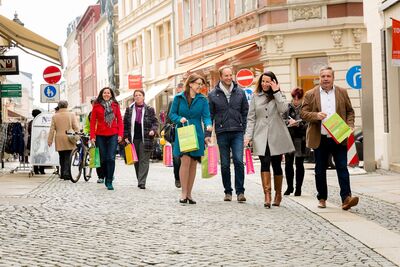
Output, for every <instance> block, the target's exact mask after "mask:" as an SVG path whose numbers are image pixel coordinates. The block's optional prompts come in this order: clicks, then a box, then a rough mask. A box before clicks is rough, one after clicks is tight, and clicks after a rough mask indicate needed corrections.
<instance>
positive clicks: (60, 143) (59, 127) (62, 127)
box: [47, 108, 79, 151]
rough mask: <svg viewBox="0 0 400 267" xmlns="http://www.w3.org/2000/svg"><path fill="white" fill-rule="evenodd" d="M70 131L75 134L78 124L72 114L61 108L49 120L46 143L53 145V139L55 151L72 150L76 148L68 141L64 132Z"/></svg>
mask: <svg viewBox="0 0 400 267" xmlns="http://www.w3.org/2000/svg"><path fill="white" fill-rule="evenodd" d="M71 126H72V129H73V130H74V131H75V132H78V131H79V127H78V123H77V121H76V117H75V115H74V113H72V112H69V111H68V110H67V109H66V108H61V109H60V110H59V111H58V112H57V113H56V114H54V116H53V118H52V119H51V126H50V131H49V137H48V139H47V142H48V143H49V144H52V143H53V140H54V137H55V143H56V151H63V150H72V149H74V148H75V147H76V146H75V145H74V144H72V143H71V142H70V141H69V140H68V137H67V135H66V134H65V131H68V130H69V129H71Z"/></svg>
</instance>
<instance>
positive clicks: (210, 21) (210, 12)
mask: <svg viewBox="0 0 400 267" xmlns="http://www.w3.org/2000/svg"><path fill="white" fill-rule="evenodd" d="M206 10H207V12H206V20H207V28H208V27H214V26H215V0H207V2H206Z"/></svg>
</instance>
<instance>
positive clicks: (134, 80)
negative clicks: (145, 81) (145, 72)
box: [128, 75, 143, 89]
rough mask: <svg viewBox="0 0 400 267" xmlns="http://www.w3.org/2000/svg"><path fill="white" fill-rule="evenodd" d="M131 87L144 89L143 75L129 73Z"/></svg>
mask: <svg viewBox="0 0 400 267" xmlns="http://www.w3.org/2000/svg"><path fill="white" fill-rule="evenodd" d="M128 88H129V89H142V88H143V85H142V75H128Z"/></svg>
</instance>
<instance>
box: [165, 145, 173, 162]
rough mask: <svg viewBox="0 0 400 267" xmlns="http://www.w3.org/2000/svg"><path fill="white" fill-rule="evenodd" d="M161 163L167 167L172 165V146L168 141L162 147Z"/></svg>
mask: <svg viewBox="0 0 400 267" xmlns="http://www.w3.org/2000/svg"><path fill="white" fill-rule="evenodd" d="M163 163H164V165H165V166H167V167H172V166H173V163H172V146H171V144H170V143H168V144H166V145H165V146H164V148H163Z"/></svg>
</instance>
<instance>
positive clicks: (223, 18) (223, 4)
mask: <svg viewBox="0 0 400 267" xmlns="http://www.w3.org/2000/svg"><path fill="white" fill-rule="evenodd" d="M228 20H229V0H219V14H218V24H223V23H225V22H227V21H228Z"/></svg>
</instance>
